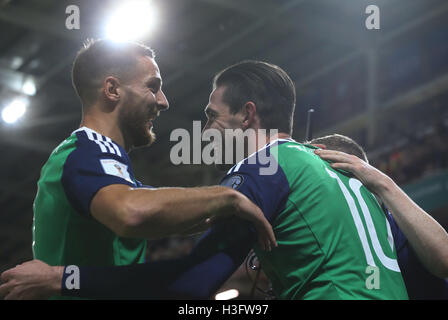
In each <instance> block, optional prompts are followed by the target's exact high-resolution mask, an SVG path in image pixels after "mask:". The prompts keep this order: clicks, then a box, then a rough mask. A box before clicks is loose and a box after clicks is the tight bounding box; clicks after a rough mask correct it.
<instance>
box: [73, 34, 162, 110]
mask: <svg viewBox="0 0 448 320" xmlns="http://www.w3.org/2000/svg"><path fill="white" fill-rule="evenodd" d="M139 56H148V57H150V58H154V57H155V54H154V51H153V50H152V49H151V48H149V47H147V46H145V45H142V44H139V43H134V42H113V41H110V40H105V39H99V40H87V41H86V42H85V43H84V45H83V47H82V48H81V49H80V50H79V51H78V54H77V55H76V58H75V61H74V62H73V68H72V83H73V87H74V88H75V90H76V93H77V94H78V96H79V97H80V99H81V101H82V103H83V106H84V105H88V104H91V103H93V102H94V101H95V100H96V99H97V90H98V89H99V88H100V87H101V86H102V82H103V80H104V78H105V77H107V76H115V77H117V78H119V79H121V80H123V81H125V80H127V79H129V77H130V76H132V74H133V73H134V72H135V70H136V66H137V61H138V60H137V58H138V57H139Z"/></svg>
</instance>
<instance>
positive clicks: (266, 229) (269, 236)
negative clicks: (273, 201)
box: [235, 192, 277, 251]
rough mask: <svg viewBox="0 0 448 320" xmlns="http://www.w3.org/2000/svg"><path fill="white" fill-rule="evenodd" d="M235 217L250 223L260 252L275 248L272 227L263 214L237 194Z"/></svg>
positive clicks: (250, 202) (243, 196) (275, 243)
mask: <svg viewBox="0 0 448 320" xmlns="http://www.w3.org/2000/svg"><path fill="white" fill-rule="evenodd" d="M235 215H236V216H237V217H239V218H242V219H245V220H249V221H250V222H252V224H253V225H254V227H255V230H256V231H257V239H258V244H259V246H260V248H261V249H262V250H264V251H271V250H272V247H276V246H277V242H276V240H275V235H274V230H272V226H271V224H270V223H269V221H268V220H267V219H266V217H265V216H264V214H263V212H262V211H261V210H260V208H259V207H258V206H257V205H255V204H254V203H253V202H252V201H250V200H249V199H248V198H247V197H246V196H245V195H243V194H242V193H239V192H238V197H237V204H236V212H235Z"/></svg>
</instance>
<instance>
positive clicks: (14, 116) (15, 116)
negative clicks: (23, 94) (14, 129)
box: [2, 99, 28, 124]
mask: <svg viewBox="0 0 448 320" xmlns="http://www.w3.org/2000/svg"><path fill="white" fill-rule="evenodd" d="M27 105H28V102H27V101H26V100H25V99H15V100H13V101H12V102H11V103H10V104H9V105H7V106H6V107H5V108H4V109H3V110H2V119H3V121H5V122H6V123H8V124H11V123H14V122H16V121H17V120H19V119H20V118H21V117H23V115H24V114H25V112H26V108H27Z"/></svg>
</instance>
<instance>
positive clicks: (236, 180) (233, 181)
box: [221, 174, 244, 189]
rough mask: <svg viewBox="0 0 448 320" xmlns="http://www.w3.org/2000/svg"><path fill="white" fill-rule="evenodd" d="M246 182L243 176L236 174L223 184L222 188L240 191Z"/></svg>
mask: <svg viewBox="0 0 448 320" xmlns="http://www.w3.org/2000/svg"><path fill="white" fill-rule="evenodd" d="M243 182H244V178H243V176H241V175H239V174H234V175H232V176H230V177H228V178H226V179H224V181H223V182H222V183H221V185H222V186H226V187H230V188H233V189H238V188H239V187H240V186H241V185H242V184H243Z"/></svg>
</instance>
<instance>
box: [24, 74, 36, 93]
mask: <svg viewBox="0 0 448 320" xmlns="http://www.w3.org/2000/svg"><path fill="white" fill-rule="evenodd" d="M22 92H23V93H24V94H26V95H28V96H34V95H35V94H36V83H35V82H34V80H33V79H31V78H29V79H27V80H26V81H25V82H24V83H23V85H22Z"/></svg>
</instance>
